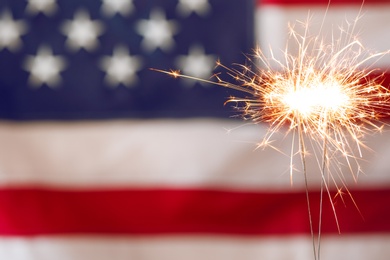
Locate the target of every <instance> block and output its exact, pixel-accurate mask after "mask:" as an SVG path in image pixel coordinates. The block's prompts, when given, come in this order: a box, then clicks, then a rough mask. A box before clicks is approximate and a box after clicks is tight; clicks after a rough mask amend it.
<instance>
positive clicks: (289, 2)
mask: <svg viewBox="0 0 390 260" xmlns="http://www.w3.org/2000/svg"><path fill="white" fill-rule="evenodd" d="M363 2H364V5H371V4H390V1H389V0H365V1H363V0H331V1H330V5H331V6H335V5H358V6H360V5H362V3H363ZM328 3H329V0H257V4H258V5H283V6H296V5H323V6H327V5H328Z"/></svg>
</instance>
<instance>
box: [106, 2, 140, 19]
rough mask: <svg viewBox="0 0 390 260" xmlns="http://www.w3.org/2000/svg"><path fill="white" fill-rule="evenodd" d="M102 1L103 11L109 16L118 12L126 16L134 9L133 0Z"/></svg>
mask: <svg viewBox="0 0 390 260" xmlns="http://www.w3.org/2000/svg"><path fill="white" fill-rule="evenodd" d="M102 2H103V5H102V12H103V13H104V14H105V15H107V16H113V15H114V14H116V13H120V14H121V15H123V16H126V15H128V14H130V13H131V12H133V10H134V5H133V1H132V0H102Z"/></svg>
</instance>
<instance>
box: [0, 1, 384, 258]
mask: <svg viewBox="0 0 390 260" xmlns="http://www.w3.org/2000/svg"><path fill="white" fill-rule="evenodd" d="M361 4H362V3H361V1H359V0H334V1H332V2H331V5H330V8H329V10H328V12H327V14H326V17H327V18H326V20H325V23H324V27H323V28H322V32H325V33H329V34H331V32H332V30H334V29H335V28H336V29H337V27H338V26H339V24H343V23H345V21H346V19H347V20H351V19H352V21H353V19H354V18H356V16H357V15H358V13H359V10H360V8H361ZM327 5H328V1H326V0H316V1H306V0H293V1H283V0H279V1H278V0H264V1H252V0H241V1H225V0H102V1H98V0H77V1H76V0H66V1H65V0H28V1H24V0H0V117H1V118H2V121H1V123H0V259H7V260H8V259H11V260H13V259H15V260H27V259H39V260H41V259H42V260H46V259H75V260H81V259H102V260H103V259H145V260H151V259H160V260H161V259H167V260H168V259H169V260H175V259H189V260H191V259H221V260H222V259H224V260H229V259H231V260H233V259H275V260H282V259H289V260H291V259H297V260H298V259H299V260H302V259H312V258H313V255H312V248H311V246H312V245H311V238H310V231H309V220H308V214H307V207H306V199H305V192H304V182H303V175H302V174H301V173H299V172H297V174H296V175H295V176H294V177H293V178H294V180H293V181H294V183H293V185H291V184H290V177H289V174H288V168H289V158H288V156H286V155H283V154H282V153H280V152H278V151H275V150H273V149H268V150H264V151H263V150H255V147H256V143H257V142H259V141H260V140H261V139H262V137H263V136H264V134H265V132H266V130H267V125H265V124H264V125H262V124H259V125H250V124H249V125H248V124H245V123H244V122H242V121H240V120H238V119H233V118H232V117H234V116H235V115H236V112H235V111H234V109H233V108H232V107H231V106H230V105H229V104H228V105H224V102H225V101H226V99H227V98H228V97H229V96H230V95H233V94H234V95H237V94H238V93H235V92H234V91H233V90H229V89H225V88H221V87H218V86H213V85H207V84H203V83H197V82H194V81H188V80H182V79H172V78H169V77H167V76H166V75H164V74H160V73H157V72H154V71H151V70H150V68H157V69H165V70H169V69H180V70H181V71H182V72H183V73H185V74H189V75H193V76H196V77H200V78H206V79H207V78H210V77H211V76H212V75H213V74H214V73H218V72H219V71H218V70H214V67H215V61H216V60H217V59H220V60H221V62H222V63H223V64H226V65H229V66H230V64H232V63H245V57H244V55H243V54H247V53H250V52H251V49H252V48H254V47H255V46H256V45H260V46H261V47H263V48H264V50H265V53H267V50H268V47H269V46H270V47H272V49H273V50H275V53H276V55H278V54H277V53H278V51H279V50H280V49H284V46H285V44H286V41H287V39H288V31H287V24H288V22H295V21H296V20H301V21H305V20H306V18H307V16H308V14H309V10H310V15H311V16H312V23H313V28H314V31H316V30H317V29H316V28H320V25H321V23H322V18H323V16H324V14H325V10H326V7H327ZM361 14H362V15H363V16H362V18H361V19H360V21H359V23H358V25H357V27H356V33H357V36H358V37H359V38H360V39H361V41H362V43H363V44H364V45H365V46H366V47H367V48H368V49H372V50H374V51H385V50H387V49H390V31H389V27H388V25H389V24H390V2H389V1H387V0H367V1H365V4H364V6H363V8H362V12H361ZM316 26H317V27H316ZM318 30H319V29H318ZM377 65H378V67H379V68H381V70H383V72H386V70H387V68H388V66H389V65H390V58H389V57H384V58H383V59H381V60H380V61H379V62H378V64H377ZM389 137H390V134H389V132H388V131H387V132H384V133H382V134H377V135H373V136H367V137H366V139H365V140H366V144H367V145H368V146H369V147H371V148H372V149H373V151H368V150H367V151H364V159H365V160H364V162H362V164H361V167H362V169H363V171H364V173H365V174H361V175H360V176H359V178H358V181H357V182H355V181H354V178H353V176H352V175H351V174H348V173H347V174H346V175H345V179H344V181H345V183H347V185H348V187H349V189H350V191H351V193H352V195H353V197H354V199H355V201H356V203H357V205H358V207H359V210H358V209H357V208H356V207H355V205H354V203H353V202H352V200H351V198H350V197H349V196H348V195H346V196H336V192H333V193H332V194H331V195H332V197H333V202H334V205H335V207H336V211H337V215H338V221H339V224H340V230H341V234H339V233H338V230H337V225H336V221H335V218H334V215H333V212H332V209H331V207H330V204H329V202H328V201H327V202H325V204H324V212H323V218H324V219H323V226H322V233H323V236H322V244H321V252H322V259H332V260H335V259H355V260H356V259H357V260H359V259H361V260H363V259H370V260H371V259H379V260H382V259H383V260H385V259H388V258H389V257H390V247H389V245H390V222H389V219H390V208H389V203H390V163H389V160H388V157H389V154H390V146H389V142H390V141H389ZM276 139H277V140H276V144H275V145H277V146H278V147H279V148H280V149H281V150H282V151H287V152H288V151H289V147H290V145H291V139H289V137H285V136H284V135H283V133H280V135H277V136H276ZM310 167H311V168H310ZM309 168H310V169H316V166H315V163H313V165H309ZM313 171H315V170H313ZM309 182H310V185H311V187H312V191H311V193H310V198H311V203H312V207H313V217H314V219H317V218H318V207H319V192H318V184H319V176H318V174H316V172H314V173H310V175H309ZM315 222H316V221H315ZM316 224H317V223H315V225H316Z"/></svg>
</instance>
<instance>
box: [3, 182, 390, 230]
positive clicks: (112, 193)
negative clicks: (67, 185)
mask: <svg viewBox="0 0 390 260" xmlns="http://www.w3.org/2000/svg"><path fill="white" fill-rule="evenodd" d="M352 193H353V196H354V199H355V200H356V203H357V204H358V206H359V208H360V211H361V212H362V215H363V216H364V219H363V218H362V217H361V216H360V215H359V213H358V211H357V209H356V207H355V206H354V205H353V203H352V201H351V199H350V198H349V197H348V196H344V200H345V205H344V204H343V202H342V200H341V199H340V197H337V199H336V201H335V205H336V209H337V214H338V219H339V222H340V227H341V231H342V233H344V234H345V233H366V232H379V233H383V232H390V221H389V219H390V207H389V205H390V189H382V190H356V191H353V192H352ZM310 196H311V203H312V206H313V215H314V218H317V217H318V214H316V213H317V212H318V210H317V208H318V202H319V193H318V192H313V193H311V195H310ZM308 223H309V222H308V214H307V209H306V200H305V194H304V193H283V192H280V193H261V192H258V193H250V192H233V191H218V190H195V189H193V190H188V189H185V190H184V189H183V190H182V189H128V190H93V191H83V190H76V191H73V190H72V191H69V190H48V189H38V188H36V189H28V188H19V189H17V188H13V189H11V188H9V189H2V190H0V235H3V236H7V235H40V234H74V233H95V234H97V233H99V234H183V233H185V234H188V233H190V234H191V233H212V234H239V235H277V234H286V235H288V234H302V233H308V232H309V226H308ZM322 232H323V233H324V234H330V233H337V227H336V224H335V219H334V216H333V213H332V210H331V208H330V204H329V202H327V203H325V206H324V212H323V228H322Z"/></svg>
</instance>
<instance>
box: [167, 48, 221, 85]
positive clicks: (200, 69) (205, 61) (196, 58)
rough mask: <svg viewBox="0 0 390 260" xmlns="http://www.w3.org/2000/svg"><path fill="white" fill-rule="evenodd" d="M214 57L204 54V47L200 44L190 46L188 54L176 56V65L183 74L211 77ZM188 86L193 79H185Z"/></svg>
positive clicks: (203, 77) (191, 83)
mask: <svg viewBox="0 0 390 260" xmlns="http://www.w3.org/2000/svg"><path fill="white" fill-rule="evenodd" d="M215 60H216V57H215V56H214V55H206V54H205V52H204V49H203V47H202V46H200V45H193V46H191V47H190V50H189V53H188V55H181V56H179V57H177V58H176V61H175V63H176V65H177V66H178V67H179V68H180V70H181V71H183V74H186V75H189V76H192V77H196V78H202V79H207V78H209V77H211V75H212V72H213V69H214V66H215ZM184 82H186V84H187V85H188V86H190V85H193V84H194V83H195V81H190V80H185V81H184Z"/></svg>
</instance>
